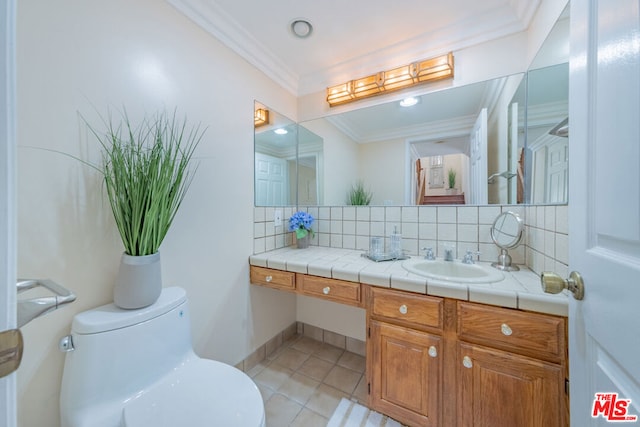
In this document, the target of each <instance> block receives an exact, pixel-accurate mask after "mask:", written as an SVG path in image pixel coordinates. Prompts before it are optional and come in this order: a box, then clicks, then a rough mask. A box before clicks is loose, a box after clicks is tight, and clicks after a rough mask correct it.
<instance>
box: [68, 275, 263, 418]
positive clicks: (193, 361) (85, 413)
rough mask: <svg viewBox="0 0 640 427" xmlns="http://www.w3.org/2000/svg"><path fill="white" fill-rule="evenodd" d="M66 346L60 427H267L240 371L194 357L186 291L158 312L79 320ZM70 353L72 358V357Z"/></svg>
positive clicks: (104, 310)
mask: <svg viewBox="0 0 640 427" xmlns="http://www.w3.org/2000/svg"><path fill="white" fill-rule="evenodd" d="M70 337H71V339H70V340H69V337H66V340H64V341H63V342H64V343H65V345H66V346H67V350H68V353H67V355H66V360H65V365H64V374H63V377H62V389H61V391H60V414H61V421H62V427H88V426H91V427H162V426H167V427H169V426H170V427H175V426H189V427H204V426H207V427H209V426H225V427H232V426H237V427H264V425H265V416H264V404H263V402H262V396H261V395H260V391H259V390H258V388H257V387H256V385H255V384H254V382H253V381H251V379H250V378H249V377H248V376H247V375H245V374H244V373H243V372H241V371H239V370H238V369H236V368H234V367H232V366H229V365H225V364H224V363H220V362H216V361H213V360H207V359H201V358H199V357H198V356H196V354H195V353H194V352H193V348H192V344H191V324H190V320H189V309H188V307H187V297H186V293H185V291H184V289H182V288H178V287H173V288H165V289H163V291H162V295H161V296H160V299H159V300H158V301H157V302H156V303H155V304H153V305H151V306H149V307H147V308H143V309H139V310H122V309H120V308H118V307H116V306H115V305H113V304H108V305H104V306H102V307H98V308H96V309H93V310H89V311H85V312H83V313H79V314H78V315H76V316H75V318H74V320H73V324H72V326H71V335H70ZM71 348H72V349H73V350H71Z"/></svg>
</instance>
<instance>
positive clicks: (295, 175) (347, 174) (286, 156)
mask: <svg viewBox="0 0 640 427" xmlns="http://www.w3.org/2000/svg"><path fill="white" fill-rule="evenodd" d="M568 21H569V20H568V6H567V10H566V11H565V13H563V14H562V16H561V17H560V19H559V21H558V23H557V24H556V25H555V27H554V28H553V30H552V31H551V33H550V34H549V36H548V38H547V40H546V41H545V43H544V45H543V47H542V48H541V49H540V52H539V53H538V55H537V56H536V58H535V59H534V61H533V62H532V65H531V68H530V69H529V70H528V72H527V73H520V74H514V75H508V76H504V77H500V78H496V79H493V80H490V81H485V82H480V83H474V84H470V85H466V86H458V87H452V88H447V89H442V90H438V91H435V92H431V93H427V94H424V95H422V96H418V97H416V98H415V100H414V102H415V104H414V105H412V106H406V107H405V106H402V105H400V103H399V102H397V101H394V102H388V103H384V104H380V105H376V106H372V107H367V108H361V109H355V110H352V111H348V112H343V113H339V114H334V115H328V116H325V117H320V118H317V119H315V120H309V121H304V122H301V123H299V124H297V125H296V124H295V123H294V122H293V121H291V120H289V119H286V118H284V117H282V116H281V115H279V114H278V113H277V112H275V111H273V110H269V111H270V122H269V123H268V124H265V125H261V126H258V125H256V128H255V152H256V171H255V179H256V206H272V205H301V206H308V205H326V206H339V205H345V204H347V194H348V192H349V190H350V189H351V188H352V187H353V186H354V184H355V183H357V182H361V183H363V184H364V187H365V189H366V190H367V191H370V192H371V193H372V194H373V197H372V200H371V204H372V205H417V204H459V203H464V204H468V205H469V204H471V205H485V204H516V203H535V204H550V203H566V202H567V175H568V173H567V171H568V162H567V156H568V80H569V76H568V40H569V22H568ZM261 108H262V109H269V107H268V106H265V105H263V104H260V103H259V102H256V109H261ZM282 127H285V128H287V129H288V133H287V134H286V135H282V134H280V135H279V134H278V133H277V132H275V131H276V130H277V129H279V128H282ZM270 175H274V176H270Z"/></svg>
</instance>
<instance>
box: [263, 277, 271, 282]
mask: <svg viewBox="0 0 640 427" xmlns="http://www.w3.org/2000/svg"><path fill="white" fill-rule="evenodd" d="M264 280H266V281H267V282H270V281H272V280H273V276H267V277H265V278H264Z"/></svg>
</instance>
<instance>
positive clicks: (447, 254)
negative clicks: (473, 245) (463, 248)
mask: <svg viewBox="0 0 640 427" xmlns="http://www.w3.org/2000/svg"><path fill="white" fill-rule="evenodd" d="M444 260H445V261H453V248H444Z"/></svg>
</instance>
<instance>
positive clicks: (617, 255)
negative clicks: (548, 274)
mask: <svg viewBox="0 0 640 427" xmlns="http://www.w3.org/2000/svg"><path fill="white" fill-rule="evenodd" d="M639 8H640V2H639V1H638V0H591V1H572V2H571V62H570V69H571V74H570V97H569V106H570V114H569V116H570V118H571V129H570V137H569V144H570V150H569V155H570V170H569V173H570V179H569V186H570V190H569V191H570V193H569V239H570V243H569V264H570V265H569V267H570V269H571V270H575V271H578V272H580V273H581V274H582V276H583V278H584V283H585V296H584V300H582V301H576V300H574V299H573V298H570V306H569V359H570V399H571V425H572V426H575V427H583V426H595V425H611V424H610V423H609V421H618V420H619V421H626V420H624V419H621V418H624V417H626V416H639V415H640V120H639V118H640V11H639ZM596 393H601V395H600V396H599V397H598V402H597V403H596V404H595V405H594V399H596ZM612 393H617V396H614V395H613V394H612ZM614 398H615V403H614ZM624 399H631V404H630V405H628V403H629V402H628V401H626V400H624ZM594 412H595V415H596V416H595V417H594V416H593V415H594ZM621 424H622V425H627V423H626V422H623V423H621ZM615 425H620V424H615ZM629 425H634V426H635V425H640V420H638V421H636V422H630V423H629Z"/></svg>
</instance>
